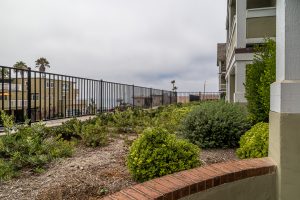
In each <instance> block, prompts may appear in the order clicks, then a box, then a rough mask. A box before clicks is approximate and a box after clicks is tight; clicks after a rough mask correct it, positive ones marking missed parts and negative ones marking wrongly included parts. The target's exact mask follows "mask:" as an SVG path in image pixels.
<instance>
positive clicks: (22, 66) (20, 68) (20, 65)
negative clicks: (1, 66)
mask: <svg viewBox="0 0 300 200" xmlns="http://www.w3.org/2000/svg"><path fill="white" fill-rule="evenodd" d="M13 68H14V72H15V73H20V75H21V77H24V74H25V72H26V71H24V70H26V69H28V67H27V65H26V63H25V62H23V61H19V62H16V64H14V66H13Z"/></svg>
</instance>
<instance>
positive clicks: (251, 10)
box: [218, 0, 276, 103]
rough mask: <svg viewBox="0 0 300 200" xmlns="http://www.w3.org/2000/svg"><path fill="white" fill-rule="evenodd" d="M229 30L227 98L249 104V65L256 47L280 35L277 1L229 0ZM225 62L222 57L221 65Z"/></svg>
mask: <svg viewBox="0 0 300 200" xmlns="http://www.w3.org/2000/svg"><path fill="white" fill-rule="evenodd" d="M226 31H227V41H226V50H225V57H226V59H225V63H224V64H225V66H226V67H225V81H226V100H227V101H229V102H240V103H246V102H247V101H246V98H245V87H244V83H245V76H246V68H247V66H248V65H249V64H251V63H252V61H253V57H254V47H255V46H256V45H259V44H262V43H263V42H264V39H265V38H272V39H275V37H276V0H228V3H227V20H226ZM222 45H223V44H221V45H220V48H222V47H223V46H222ZM218 50H219V46H218ZM218 52H219V51H218ZM221 57H222V56H220V58H221ZM222 61H223V60H220V59H219V57H218V66H219V67H220V68H222V63H221V62H222ZM249 67H251V66H249ZM220 71H221V72H222V70H220ZM223 73H224V72H223ZM219 77H220V83H222V81H224V80H222V79H223V76H219Z"/></svg>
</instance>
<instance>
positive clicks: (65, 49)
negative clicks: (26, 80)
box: [0, 0, 226, 91]
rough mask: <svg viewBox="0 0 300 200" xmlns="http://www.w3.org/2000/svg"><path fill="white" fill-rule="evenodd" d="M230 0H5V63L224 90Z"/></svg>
mask: <svg viewBox="0 0 300 200" xmlns="http://www.w3.org/2000/svg"><path fill="white" fill-rule="evenodd" d="M225 19H226V1H225V0H1V1H0V65H5V66H12V65H13V64H14V63H15V62H16V61H20V60H22V61H24V62H25V63H26V64H27V65H29V66H31V67H34V61H35V60H36V59H37V58H39V57H46V58H47V59H48V61H49V62H50V65H51V69H50V70H49V71H51V72H56V73H64V74H68V75H75V76H81V77H89V78H95V79H103V80H109V81H116V82H123V83H129V84H133V83H134V84H135V85H142V86H147V87H154V88H159V89H160V88H163V89H170V88H171V84H170V81H171V80H173V79H175V80H176V82H177V86H178V87H179V91H202V90H203V83H204V81H205V80H206V81H207V91H208V90H209V91H217V90H218V74H217V73H218V69H217V66H216V45H217V43H218V42H224V41H225Z"/></svg>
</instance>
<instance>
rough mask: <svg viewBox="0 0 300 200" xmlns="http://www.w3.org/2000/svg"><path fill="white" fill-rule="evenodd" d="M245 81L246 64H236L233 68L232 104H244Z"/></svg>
mask: <svg viewBox="0 0 300 200" xmlns="http://www.w3.org/2000/svg"><path fill="white" fill-rule="evenodd" d="M245 81H246V63H245V62H237V63H236V66H235V93H234V102H239V103H246V102H247V100H246V98H245V86H244V83H245Z"/></svg>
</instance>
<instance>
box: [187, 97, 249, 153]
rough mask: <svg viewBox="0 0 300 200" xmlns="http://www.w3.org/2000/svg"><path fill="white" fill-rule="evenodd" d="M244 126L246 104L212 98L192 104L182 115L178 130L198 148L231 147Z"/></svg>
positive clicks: (237, 140) (246, 124) (235, 144)
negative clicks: (208, 100)
mask: <svg viewBox="0 0 300 200" xmlns="http://www.w3.org/2000/svg"><path fill="white" fill-rule="evenodd" d="M248 129H250V121H249V120H248V117H247V110H246V108H244V107H243V106H240V105H238V104H231V103H226V102H223V101H218V102H217V101H216V102H205V103H202V104H200V105H198V106H197V107H195V108H194V109H193V110H192V111H191V112H190V113H189V114H188V115H187V116H186V118H185V119H184V121H183V126H182V130H181V134H182V136H183V137H185V138H186V139H188V140H189V141H190V142H192V143H194V144H196V145H198V146H199V147H201V148H235V147H237V146H238V142H239V140H240V137H241V136H242V135H243V134H244V133H245V132H246V131H247V130H248Z"/></svg>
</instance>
